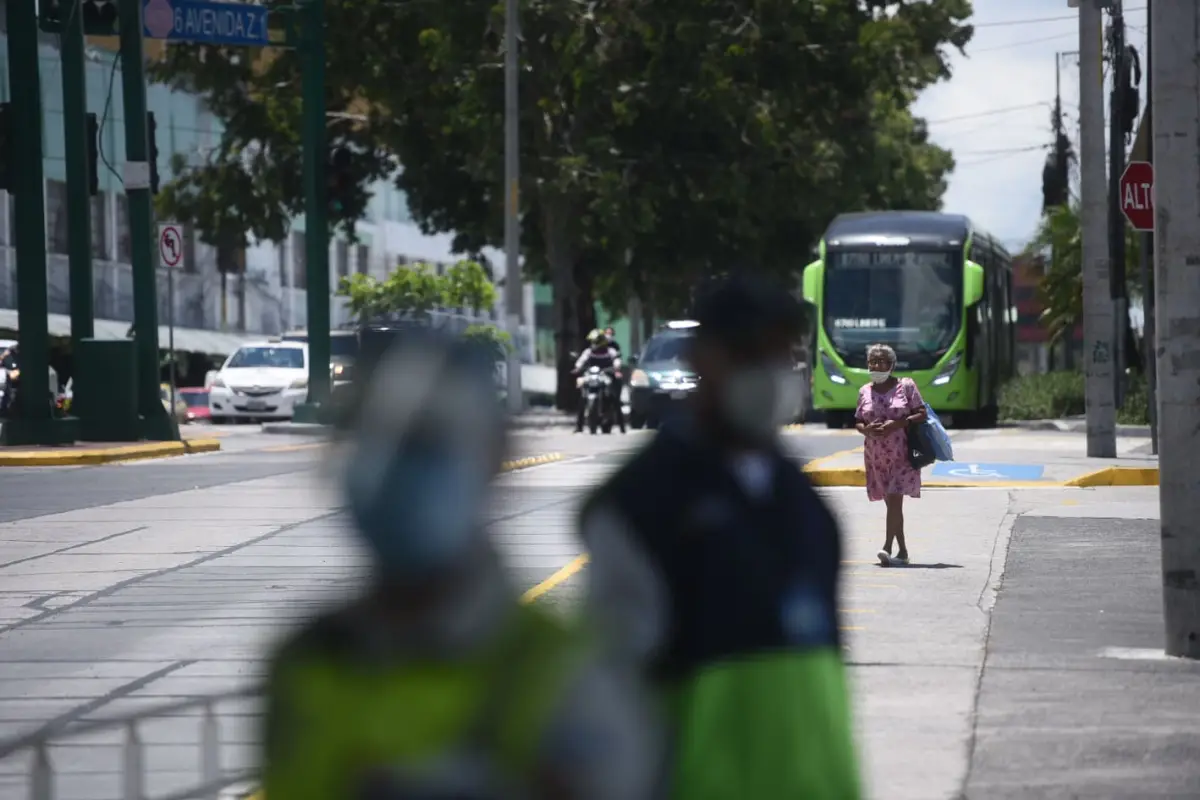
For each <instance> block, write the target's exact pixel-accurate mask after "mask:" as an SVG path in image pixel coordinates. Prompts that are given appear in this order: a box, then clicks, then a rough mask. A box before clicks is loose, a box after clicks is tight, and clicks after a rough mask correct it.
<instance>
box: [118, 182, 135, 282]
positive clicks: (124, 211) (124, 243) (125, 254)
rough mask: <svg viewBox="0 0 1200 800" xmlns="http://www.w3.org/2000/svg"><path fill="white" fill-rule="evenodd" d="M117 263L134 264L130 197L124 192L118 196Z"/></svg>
mask: <svg viewBox="0 0 1200 800" xmlns="http://www.w3.org/2000/svg"><path fill="white" fill-rule="evenodd" d="M117 261H120V262H121V263H122V264H130V263H132V262H133V239H132V237H131V236H130V235H129V196H128V195H126V194H125V193H124V192H121V193H120V194H118V195H117Z"/></svg>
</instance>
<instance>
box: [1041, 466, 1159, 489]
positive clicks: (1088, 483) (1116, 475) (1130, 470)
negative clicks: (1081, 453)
mask: <svg viewBox="0 0 1200 800" xmlns="http://www.w3.org/2000/svg"><path fill="white" fill-rule="evenodd" d="M1158 485H1159V484H1158V467H1105V468H1104V469H1098V470H1096V471H1095V472H1089V473H1088V474H1086V475H1080V476H1079V477H1078V478H1072V479H1071V480H1069V481H1067V482H1066V483H1065V484H1064V486H1075V487H1079V488H1085V489H1086V488H1092V487H1096V486H1158Z"/></svg>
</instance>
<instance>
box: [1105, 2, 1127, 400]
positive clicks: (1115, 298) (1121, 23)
mask: <svg viewBox="0 0 1200 800" xmlns="http://www.w3.org/2000/svg"><path fill="white" fill-rule="evenodd" d="M1109 1H1110V3H1111V8H1112V27H1111V28H1110V31H1109V33H1110V35H1109V53H1110V56H1109V67H1110V72H1111V74H1112V92H1111V93H1110V94H1109V103H1108V118H1109V119H1108V158H1109V171H1108V198H1109V199H1108V203H1109V204H1108V255H1109V263H1110V265H1111V269H1110V271H1109V281H1108V289H1109V297H1110V298H1111V299H1112V306H1113V366H1114V369H1113V399H1114V401H1115V403H1116V405H1118V406H1119V405H1121V404H1122V403H1123V402H1124V397H1125V381H1124V377H1125V361H1126V353H1125V332H1126V331H1127V330H1128V328H1129V298H1128V296H1127V294H1126V289H1125V224H1126V223H1125V215H1124V214H1122V213H1121V174H1122V173H1123V172H1124V171H1125V97H1124V92H1123V86H1124V76H1125V70H1126V69H1128V66H1127V65H1126V63H1125V17H1124V15H1123V13H1122V11H1121V2H1122V0H1109Z"/></svg>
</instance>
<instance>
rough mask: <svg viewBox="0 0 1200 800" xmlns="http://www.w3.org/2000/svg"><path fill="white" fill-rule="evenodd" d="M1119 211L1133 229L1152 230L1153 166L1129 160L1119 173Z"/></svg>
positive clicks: (1146, 162) (1145, 162) (1148, 163)
mask: <svg viewBox="0 0 1200 800" xmlns="http://www.w3.org/2000/svg"><path fill="white" fill-rule="evenodd" d="M1120 191H1121V213H1122V214H1124V215H1125V219H1127V220H1129V224H1130V225H1132V226H1133V227H1134V230H1139V231H1152V230H1154V166H1153V165H1152V164H1151V163H1150V162H1148V161H1130V162H1129V166H1127V167H1125V171H1124V172H1122V173H1121V186H1120Z"/></svg>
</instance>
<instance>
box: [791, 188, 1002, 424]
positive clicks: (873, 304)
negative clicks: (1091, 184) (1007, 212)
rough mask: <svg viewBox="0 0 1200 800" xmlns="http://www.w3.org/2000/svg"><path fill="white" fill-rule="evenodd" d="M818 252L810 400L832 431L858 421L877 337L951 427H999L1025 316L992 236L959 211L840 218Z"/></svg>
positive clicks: (813, 274) (809, 276) (809, 285)
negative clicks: (1000, 398)
mask: <svg viewBox="0 0 1200 800" xmlns="http://www.w3.org/2000/svg"><path fill="white" fill-rule="evenodd" d="M818 256H819V258H818V260H817V261H815V262H813V263H812V264H809V265H808V266H807V267H805V269H804V299H805V300H806V301H807V302H808V303H809V304H811V305H812V306H813V308H814V311H815V313H814V314H813V317H814V320H815V322H816V337H815V342H814V344H815V346H814V348H813V350H814V351H815V353H816V355H815V357H814V358H813V359H812V362H813V363H812V376H813V377H812V384H813V385H812V405H813V409H814V410H816V411H818V412H822V413H823V414H824V416H825V420H826V425H827V426H828V427H830V428H841V427H846V426H849V425H852V424H853V422H854V411H855V408H856V405H857V402H858V390H859V388H860V387H862V386H863V385H864V384H866V383H867V381H868V380H869V378H868V377H867V347H868V346H869V345H871V344H875V343H877V342H878V343H882V344H887V345H890V346H891V347H892V348H893V349H894V350H895V351H896V372H897V374H899V375H903V376H907V377H910V378H912V379H913V380H915V381H916V383H917V386H918V387H919V388H920V390H921V394H922V396H924V398H925V400H926V402H928V403H929V405H930V406H932V407H933V409H934V410H935V411H937V412H938V414H939V415H944V416H945V417H946V419H945V421H946V422H947V424H953V425H955V426H957V427H993V426H995V424H996V419H997V395H998V393H999V390H1000V387H1001V385H1002V384H1003V383H1004V382H1005V381H1006V380H1008V379H1009V378H1010V377H1011V376H1012V374H1013V369H1014V362H1015V347H1016V345H1015V339H1014V331H1015V327H1016V319H1017V317H1016V309H1015V306H1014V305H1013V299H1012V259H1011V258H1010V257H1009V254H1008V253H1007V252H1006V251H1005V249H1004V248H1003V247H1001V246H1000V243H999V242H998V241H997V240H996V239H995V238H993V237H992V236H989V235H988V234H986V233H984V232H983V231H981V230H979V229H978V228H977V227H975V226H974V225H973V224H972V223H971V221H970V220H969V219H967V218H966V217H964V216H961V215H957V214H942V213H938V212H931V211H879V212H866V213H856V214H842V215H841V216H839V217H837V218H836V219H835V220H834V221H833V222H832V223H830V225H829V229H828V230H827V231H826V232H825V236H824V237H823V238H822V239H821V244H820V248H819V251H818Z"/></svg>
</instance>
